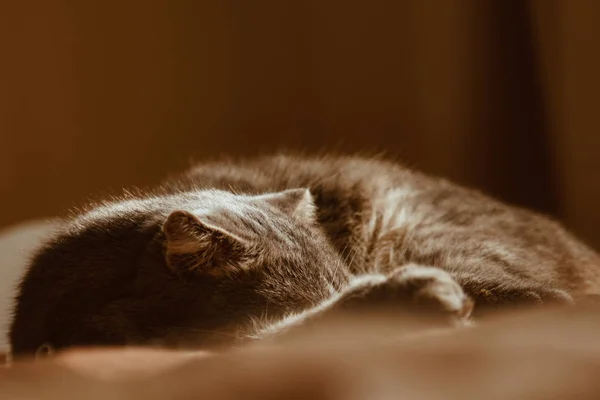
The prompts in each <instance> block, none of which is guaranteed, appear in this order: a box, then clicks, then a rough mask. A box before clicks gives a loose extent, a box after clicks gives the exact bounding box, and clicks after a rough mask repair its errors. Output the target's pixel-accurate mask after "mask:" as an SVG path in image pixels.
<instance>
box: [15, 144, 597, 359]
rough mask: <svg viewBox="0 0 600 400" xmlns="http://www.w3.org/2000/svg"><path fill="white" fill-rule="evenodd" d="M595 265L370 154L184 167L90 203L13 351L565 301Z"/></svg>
mask: <svg viewBox="0 0 600 400" xmlns="http://www.w3.org/2000/svg"><path fill="white" fill-rule="evenodd" d="M598 293H600V260H599V259H598V256H597V254H596V253H595V252H594V251H592V250H591V249H589V248H588V247H586V246H585V245H584V244H582V243H581V242H579V241H577V240H576V239H575V238H574V237H573V236H572V235H571V234H569V233H568V232H567V231H566V230H565V229H564V228H563V227H561V225H560V224H558V223H557V222H555V221H553V220H551V219H549V218H547V217H545V216H542V215H539V214H536V213H533V212H531V211H527V210H523V209H520V208H517V207H512V206H509V205H506V204H503V203H501V202H498V201H496V200H493V199H490V198H488V197H487V196H485V195H483V194H481V193H479V192H477V191H474V190H470V189H466V188H462V187H458V186H456V185H454V184H452V183H450V182H447V181H445V180H443V179H438V178H433V177H429V176H426V175H424V174H421V173H419V172H416V171H412V170H409V169H407V168H405V167H403V166H401V165H400V164H397V163H393V162H390V161H385V160H382V159H378V158H362V157H358V156H356V157H353V156H348V157H295V156H290V155H275V156H267V157H260V158H253V159H246V160H234V161H231V160H230V161H227V160H225V161H224V160H219V161H214V162H206V163H202V164H199V165H196V166H194V167H193V168H192V169H191V170H189V171H188V172H187V173H185V174H184V175H183V176H179V177H177V178H171V179H169V180H168V181H167V182H165V183H164V184H163V185H161V186H160V187H159V188H157V189H156V190H154V191H152V192H150V193H148V194H144V193H138V194H134V195H132V194H128V195H127V196H124V197H123V198H121V199H114V200H111V201H108V202H106V203H104V204H100V205H93V206H90V207H88V209H87V210H84V211H82V212H81V213H79V214H78V215H77V216H75V217H73V218H72V220H71V221H70V223H69V224H68V225H67V227H66V228H65V229H64V230H63V231H62V232H60V233H58V234H57V235H56V237H54V238H53V239H52V240H51V241H49V242H48V243H47V244H46V245H45V246H44V247H43V248H42V249H40V251H39V252H38V254H37V256H36V257H35V259H34V260H33V262H32V264H31V266H30V268H29V270H28V271H27V273H26V274H25V276H24V277H23V280H22V283H21V285H20V287H19V293H18V296H17V299H16V307H15V316H14V321H13V325H12V329H11V333H10V339H11V343H12V347H13V352H14V353H15V354H16V355H19V354H28V353H33V352H35V351H36V349H37V348H38V347H39V346H41V345H43V344H46V343H50V344H52V345H53V346H54V347H57V348H62V347H67V346H72V345H104V344H161V345H166V346H193V347H197V346H214V345H230V344H231V343H232V342H233V343H235V342H236V341H237V340H238V339H244V338H260V337H263V336H265V335H270V334H274V333H275V334H278V333H281V332H284V331H285V330H286V329H288V328H290V327H294V326H296V325H305V324H307V323H309V321H312V320H314V319H318V318H319V317H322V316H326V315H328V314H329V313H330V312H332V311H340V310H347V311H352V310H358V309H361V308H363V307H365V306H367V307H374V306H376V307H389V306H392V307H393V308H394V309H396V310H403V311H406V310H415V311H418V312H424V311H425V310H429V311H431V310H436V312H440V311H441V313H442V314H443V315H446V316H448V317H449V318H450V319H451V320H465V319H466V318H468V317H469V315H470V313H471V308H472V301H471V299H472V300H474V301H475V313H476V314H477V312H478V311H479V310H485V309H486V307H503V306H508V305H512V304H515V305H517V304H524V303H544V302H548V301H552V302H554V301H558V302H566V303H569V302H572V300H573V299H575V300H577V299H579V298H581V297H583V296H586V295H589V294H598Z"/></svg>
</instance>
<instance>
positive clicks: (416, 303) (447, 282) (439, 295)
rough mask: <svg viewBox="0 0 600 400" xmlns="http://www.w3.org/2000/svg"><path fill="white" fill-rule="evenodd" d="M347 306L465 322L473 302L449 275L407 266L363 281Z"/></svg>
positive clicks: (351, 293)
mask: <svg viewBox="0 0 600 400" xmlns="http://www.w3.org/2000/svg"><path fill="white" fill-rule="evenodd" d="M349 294H350V296H348V299H347V300H349V301H348V302H347V305H349V306H357V305H368V306H379V307H384V306H385V307H387V308H389V307H393V308H395V309H397V310H401V311H404V312H409V313H411V314H415V315H419V316H433V317H437V318H439V317H442V318H443V319H445V320H450V321H452V322H456V321H463V322H466V321H467V320H468V318H469V316H470V314H471V311H472V310H473V301H472V300H471V299H470V298H469V296H467V295H466V294H465V292H464V291H463V289H462V287H461V286H460V285H459V284H458V283H457V282H456V281H455V280H454V278H452V276H451V275H450V274H449V273H447V272H446V271H444V270H442V269H439V268H435V267H426V266H421V265H413V264H410V265H406V266H403V267H400V268H398V269H396V270H395V271H394V272H393V273H392V274H391V275H389V276H386V277H383V276H378V277H374V278H371V277H364V278H362V280H361V281H357V283H356V284H355V285H354V288H352V290H351V291H350V293H349Z"/></svg>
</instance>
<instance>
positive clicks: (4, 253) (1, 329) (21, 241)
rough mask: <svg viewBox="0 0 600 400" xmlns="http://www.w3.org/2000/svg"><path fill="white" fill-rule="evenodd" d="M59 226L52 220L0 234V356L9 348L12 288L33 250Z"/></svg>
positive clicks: (13, 290)
mask: <svg viewBox="0 0 600 400" xmlns="http://www.w3.org/2000/svg"><path fill="white" fill-rule="evenodd" d="M57 224H58V222H57V221H55V220H35V221H28V222H24V223H21V224H17V225H14V226H12V227H9V228H6V229H4V230H2V231H0V353H2V352H3V351H6V350H7V348H8V341H7V337H6V333H7V329H8V326H9V323H10V318H11V312H12V311H11V310H12V307H13V297H14V293H15V286H16V284H17V282H18V280H19V278H20V276H21V274H22V273H23V271H24V269H25V267H26V265H27V262H28V260H29V257H30V255H31V253H32V252H33V250H34V249H35V248H36V247H37V246H38V245H39V244H40V243H41V242H42V240H43V239H44V238H45V237H46V236H47V235H48V234H49V233H50V232H51V231H52V229H54V227H55V226H56V225H57Z"/></svg>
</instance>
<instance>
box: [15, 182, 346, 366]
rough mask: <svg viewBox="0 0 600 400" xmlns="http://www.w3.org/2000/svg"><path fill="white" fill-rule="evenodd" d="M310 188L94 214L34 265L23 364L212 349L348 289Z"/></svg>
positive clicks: (20, 333)
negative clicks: (70, 353) (31, 359)
mask: <svg viewBox="0 0 600 400" xmlns="http://www.w3.org/2000/svg"><path fill="white" fill-rule="evenodd" d="M315 213H316V210H315V206H314V204H313V201H312V197H311V194H310V192H309V191H308V190H306V189H293V190H286V191H283V192H278V193H271V194H265V195H260V196H249V195H237V194H233V193H230V192H224V191H216V190H209V191H198V192H187V193H180V194H175V195H169V196H156V197H150V198H144V199H133V200H125V201H120V202H114V203H110V204H105V205H103V206H100V207H95V208H93V209H91V210H90V211H88V212H86V213H84V214H82V215H80V216H79V217H77V218H75V219H73V221H71V222H70V223H69V224H68V226H67V228H65V229H64V231H63V232H61V233H59V234H58V235H57V236H56V237H55V238H54V239H53V240H51V241H50V242H49V243H48V244H46V245H45V246H44V247H43V248H42V249H41V250H40V251H39V252H38V254H37V255H36V256H35V257H34V259H33V262H32V264H31V266H30V268H29V270H28V271H27V273H26V274H25V276H24V278H23V280H22V283H21V285H20V287H19V293H18V296H17V300H16V307H15V315H14V320H13V325H12V328H11V332H10V339H11V344H12V347H13V353H14V354H15V355H17V356H18V355H19V354H25V353H32V352H35V351H36V349H38V348H39V347H40V346H42V345H45V344H47V345H50V346H52V347H54V348H63V347H68V346H90V345H92V346H93V345H121V344H141V345H148V344H156V345H168V346H195V347H196V346H200V347H201V346H208V345H214V344H221V343H228V342H231V341H234V340H235V339H236V338H237V337H239V336H243V335H244V334H246V333H248V332H249V331H250V330H251V329H252V325H253V324H255V323H257V321H258V323H260V321H265V322H267V321H269V320H271V319H275V318H279V317H281V316H283V315H284V314H287V313H292V312H298V311H301V310H303V309H306V308H308V307H311V306H314V305H316V304H318V303H319V302H321V301H323V300H324V299H326V298H328V297H329V296H331V295H332V294H333V293H334V292H335V291H337V290H339V289H340V288H341V286H342V285H343V283H344V282H345V281H346V280H347V276H346V272H345V268H344V267H343V263H342V260H341V259H340V257H339V255H338V253H337V252H336V251H335V250H334V248H333V247H332V246H331V245H330V243H329V242H328V240H327V238H326V236H325V234H324V233H323V232H322V231H321V229H320V228H319V225H318V224H317V223H316V215H315Z"/></svg>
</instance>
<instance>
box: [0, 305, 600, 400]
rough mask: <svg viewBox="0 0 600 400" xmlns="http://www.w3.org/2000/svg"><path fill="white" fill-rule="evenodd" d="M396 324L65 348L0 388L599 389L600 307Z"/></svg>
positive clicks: (170, 392) (569, 394)
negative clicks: (215, 350)
mask: <svg viewBox="0 0 600 400" xmlns="http://www.w3.org/2000/svg"><path fill="white" fill-rule="evenodd" d="M361 322H362V324H361ZM400 322H401V321H391V320H389V321H374V320H369V321H347V323H346V324H345V326H344V330H341V331H337V328H336V327H335V326H333V327H331V328H330V329H326V330H325V332H318V333H313V334H310V335H308V334H307V335H306V336H303V337H299V338H296V339H295V340H294V341H293V342H289V343H279V344H264V345H260V346H253V347H248V348H245V349H239V350H232V351H230V352H227V353H224V354H208V353H201V352H198V353H193V352H182V351H180V352H168V351H161V350H152V349H105V350H79V351H72V352H68V353H64V354H59V355H57V356H55V358H54V359H52V360H48V361H37V362H33V361H32V362H28V363H23V364H15V365H13V366H12V367H11V368H8V369H5V370H4V371H2V372H0V398H1V399H9V398H11V399H13V398H14V399H68V398H72V399H136V400H137V399H140V400H141V399H144V400H146V399H238V398H240V399H245V400H248V399H416V400H420V399H436V400H437V399H439V400H442V399H444V400H453V399H457V400H459V399H460V400H464V399H486V400H510V399H557V400H558V399H560V400H565V399H599V398H600V310H598V309H596V308H591V309H585V310H575V309H569V310H555V311H552V312H548V311H546V312H537V313H522V314H519V315H512V316H507V317H504V318H500V319H498V320H496V321H489V322H486V323H484V324H482V325H480V326H477V327H473V328H466V329H462V330H442V331H431V332H428V333H423V334H419V335H412V336H411V335H409V336H397V335H394V333H393V332H394V329H392V327H394V326H396V325H397V324H399V323H400ZM380 324H382V325H380Z"/></svg>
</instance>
